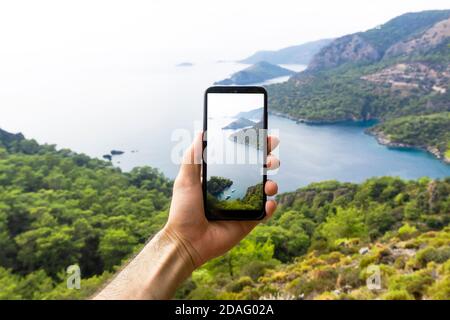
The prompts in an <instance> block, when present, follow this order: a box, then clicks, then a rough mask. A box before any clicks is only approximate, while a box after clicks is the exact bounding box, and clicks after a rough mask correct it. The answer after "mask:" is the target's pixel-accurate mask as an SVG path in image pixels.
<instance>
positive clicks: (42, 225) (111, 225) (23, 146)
mask: <svg viewBox="0 0 450 320" xmlns="http://www.w3.org/2000/svg"><path fill="white" fill-rule="evenodd" d="M0 133H2V134H0V288H1V290H0V300H1V299H55V298H83V297H87V296H88V295H90V294H92V293H93V292H94V291H95V290H97V289H98V287H99V285H100V284H101V283H102V281H104V280H105V279H107V278H108V277H109V276H110V275H111V272H112V271H114V270H115V269H116V268H117V267H118V266H120V265H121V263H122V261H124V259H126V258H127V257H129V255H130V254H132V253H134V252H136V250H138V248H139V247H140V246H141V245H142V244H143V243H144V242H145V241H146V240H147V239H148V236H149V235H152V234H154V233H156V232H157V231H158V230H159V229H160V228H161V227H162V226H163V224H164V223H165V220H166V217H167V208H168V205H169V199H170V195H171V185H172V184H171V181H169V180H168V179H166V178H165V177H164V176H162V175H161V174H160V173H159V172H158V171H157V170H155V169H152V168H146V167H144V168H136V169H134V170H132V171H131V172H130V173H122V172H121V171H120V170H119V169H117V168H113V167H112V166H111V165H110V164H109V162H106V161H100V160H95V159H92V158H89V157H88V156H86V155H83V154H76V153H74V152H72V151H70V150H60V151H57V150H56V149H55V147H54V146H50V145H43V146H40V145H38V144H37V143H36V142H35V141H34V140H26V139H24V138H23V136H22V135H11V134H6V133H5V132H4V131H0ZM75 263H77V264H79V266H80V268H81V270H82V279H83V280H82V284H81V285H82V290H68V289H67V288H66V282H65V281H66V280H65V279H66V277H67V275H66V273H65V270H66V268H67V267H68V266H69V265H71V264H75Z"/></svg>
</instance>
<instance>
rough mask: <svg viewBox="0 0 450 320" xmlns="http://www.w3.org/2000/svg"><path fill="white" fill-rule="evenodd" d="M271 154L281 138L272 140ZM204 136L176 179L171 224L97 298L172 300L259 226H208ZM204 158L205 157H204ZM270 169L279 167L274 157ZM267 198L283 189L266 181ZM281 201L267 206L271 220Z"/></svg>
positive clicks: (190, 151)
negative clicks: (187, 281) (203, 179)
mask: <svg viewBox="0 0 450 320" xmlns="http://www.w3.org/2000/svg"><path fill="white" fill-rule="evenodd" d="M268 142H269V143H268V148H269V150H268V151H269V152H270V151H271V150H273V149H274V148H276V147H277V145H278V139H276V138H274V137H269V139H268ZM196 150H201V135H199V136H198V137H197V139H196V140H195V142H194V143H193V145H191V147H190V148H189V149H188V150H187V151H186V153H185V155H184V159H183V164H182V166H181V168H180V171H179V174H178V176H177V178H176V179H175V183H174V188H173V196H172V202H171V206H170V212H169V219H168V221H167V224H166V225H165V226H164V228H163V229H162V230H161V231H160V232H158V233H157V234H156V236H154V237H153V238H152V239H151V241H150V242H149V243H147V245H146V246H145V247H144V248H143V249H142V251H141V252H140V253H139V254H138V255H137V256H136V257H135V258H134V259H133V260H131V262H130V263H129V264H128V265H127V266H126V267H125V268H124V269H123V270H122V271H120V272H119V274H118V275H117V276H116V277H115V278H114V279H113V280H112V281H111V282H110V283H109V284H108V285H107V286H106V287H105V288H104V289H103V290H102V291H100V292H99V293H98V294H97V295H96V296H95V297H94V299H170V298H172V297H173V295H174V293H175V290H176V289H177V287H178V286H179V285H180V284H181V283H182V282H183V281H184V280H185V279H186V278H188V277H189V276H190V274H191V273H192V272H193V271H194V270H195V269H196V268H198V267H200V266H201V265H202V264H204V263H205V262H206V261H208V260H210V259H212V258H215V257H218V256H220V255H223V254H224V253H226V252H227V251H229V250H230V249H231V248H233V247H234V246H235V245H237V244H238V243H239V241H241V240H242V239H243V238H244V237H245V236H246V235H247V234H248V233H249V232H250V231H251V230H253V228H255V227H256V226H257V225H258V223H259V222H260V221H208V220H207V219H206V218H205V213H204V208H203V193H202V184H201V165H200V164H199V163H201V162H200V161H199V158H198V157H201V152H200V153H199V152H197V151H196ZM200 159H201V158H200ZM267 165H268V168H269V169H275V168H277V167H278V166H279V160H278V159H277V158H276V157H274V156H272V155H271V154H269V155H268V157H267ZM264 189H265V193H266V194H267V195H269V196H273V195H275V194H276V193H277V191H278V186H277V184H276V183H275V182H273V181H270V180H269V181H267V183H266V185H265V188H264ZM275 209H276V202H275V201H274V200H269V201H267V203H266V214H267V217H266V218H270V216H272V214H273V213H274V212H275Z"/></svg>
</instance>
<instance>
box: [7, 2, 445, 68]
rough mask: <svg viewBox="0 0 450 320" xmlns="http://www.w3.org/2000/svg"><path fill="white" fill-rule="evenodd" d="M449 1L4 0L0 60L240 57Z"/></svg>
mask: <svg viewBox="0 0 450 320" xmlns="http://www.w3.org/2000/svg"><path fill="white" fill-rule="evenodd" d="M448 7H450V4H449V2H448V1H447V0H407V1H406V0H377V1H367V0H339V1H338V0H328V1H327V0H313V1H299V0H292V1H287V0H277V1H273V0H272V1H264V0H256V1H255V0H222V1H215V0H209V1H195V0H190V1H186V0H185V1H173V0H146V1H133V0H127V1H113V0H104V1H96V0H88V1H85V0H76V1H65V0H56V1H46V0H39V1H36V0H28V1H24V0H14V1H2V2H1V4H0V44H1V47H0V48H1V49H0V68H1V67H4V66H5V65H6V64H9V63H14V61H16V60H17V59H20V58H24V59H25V58H26V57H29V56H34V57H36V56H46V57H47V58H49V59H50V58H54V59H63V58H62V57H70V56H77V55H83V54H93V53H97V54H104V53H110V54H129V53H133V54H145V55H148V56H149V57H150V56H151V57H155V58H160V59H161V58H163V59H171V58H173V59H174V60H179V59H180V57H183V58H185V59H184V60H188V61H189V60H191V59H195V58H194V57H198V56H199V54H202V55H204V56H206V57H211V59H212V60H216V59H239V58H243V57H245V56H246V55H249V54H251V53H253V52H254V51H256V50H260V49H278V48H281V47H285V46H289V45H294V44H300V43H303V42H306V41H310V40H316V39H321V38H326V37H336V36H341V35H344V34H347V33H352V32H356V31H360V30H365V29H368V28H371V27H374V26H376V25H378V24H381V23H384V22H386V21H387V20H388V19H390V18H393V17H395V16H397V15H400V14H402V13H405V12H411V11H420V10H428V9H445V8H448Z"/></svg>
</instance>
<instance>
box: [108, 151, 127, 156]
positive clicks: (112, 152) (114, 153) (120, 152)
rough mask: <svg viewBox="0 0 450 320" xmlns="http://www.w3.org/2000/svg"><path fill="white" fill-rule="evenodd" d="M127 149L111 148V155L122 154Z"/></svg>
mask: <svg viewBox="0 0 450 320" xmlns="http://www.w3.org/2000/svg"><path fill="white" fill-rule="evenodd" d="M124 153H125V151H120V150H111V155H113V156H120V155H121V154H124Z"/></svg>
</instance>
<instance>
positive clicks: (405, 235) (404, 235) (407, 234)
mask: <svg viewBox="0 0 450 320" xmlns="http://www.w3.org/2000/svg"><path fill="white" fill-rule="evenodd" d="M416 233H417V229H416V227H414V226H410V225H409V224H408V223H405V224H404V225H403V226H402V227H400V229H398V236H399V237H400V239H402V240H407V239H410V238H412V237H413V236H414V235H416Z"/></svg>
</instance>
